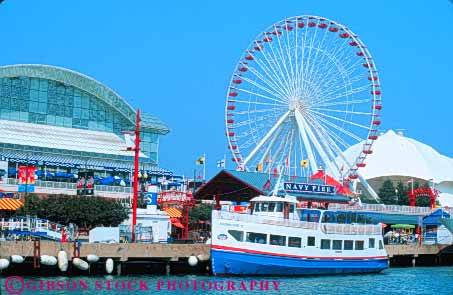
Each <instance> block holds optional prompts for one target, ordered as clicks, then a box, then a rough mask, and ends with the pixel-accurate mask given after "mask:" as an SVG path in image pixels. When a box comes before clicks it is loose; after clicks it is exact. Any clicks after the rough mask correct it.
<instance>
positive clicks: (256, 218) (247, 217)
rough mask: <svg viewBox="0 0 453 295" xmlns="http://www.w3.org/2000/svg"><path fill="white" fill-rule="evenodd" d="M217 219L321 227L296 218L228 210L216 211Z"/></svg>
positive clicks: (309, 227) (298, 226)
mask: <svg viewBox="0 0 453 295" xmlns="http://www.w3.org/2000/svg"><path fill="white" fill-rule="evenodd" d="M214 214H217V215H216V218H217V219H222V220H234V221H241V222H249V223H259V224H269V225H279V226H287V227H295V228H305V229H313V230H316V229H318V227H319V223H317V222H303V221H299V220H296V219H282V218H279V217H272V216H260V215H251V214H241V213H233V212H228V211H214Z"/></svg>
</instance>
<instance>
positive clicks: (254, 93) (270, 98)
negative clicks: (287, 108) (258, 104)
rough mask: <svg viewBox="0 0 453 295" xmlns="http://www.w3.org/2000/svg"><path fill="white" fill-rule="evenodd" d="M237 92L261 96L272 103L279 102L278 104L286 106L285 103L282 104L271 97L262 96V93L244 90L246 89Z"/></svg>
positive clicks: (239, 89)
mask: <svg viewBox="0 0 453 295" xmlns="http://www.w3.org/2000/svg"><path fill="white" fill-rule="evenodd" d="M237 91H240V92H245V93H248V94H251V95H254V96H259V97H262V98H265V99H267V100H271V101H274V102H277V103H281V105H284V102H282V101H281V100H279V99H276V98H272V97H269V96H267V95H264V94H261V93H256V92H253V91H250V90H247V89H244V88H238V89H237Z"/></svg>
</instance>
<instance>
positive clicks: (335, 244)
mask: <svg viewBox="0 0 453 295" xmlns="http://www.w3.org/2000/svg"><path fill="white" fill-rule="evenodd" d="M342 242H343V241H342V240H333V241H332V249H333V250H341V244H342Z"/></svg>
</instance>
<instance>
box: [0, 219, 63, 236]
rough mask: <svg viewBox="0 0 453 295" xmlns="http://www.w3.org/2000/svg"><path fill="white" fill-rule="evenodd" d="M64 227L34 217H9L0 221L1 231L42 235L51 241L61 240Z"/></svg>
mask: <svg viewBox="0 0 453 295" xmlns="http://www.w3.org/2000/svg"><path fill="white" fill-rule="evenodd" d="M64 227H65V226H63V225H61V224H58V223H54V222H51V221H49V220H46V219H40V218H35V217H11V218H2V219H0V230H1V231H15V232H18V233H19V232H22V233H28V234H30V233H44V234H45V235H46V236H47V237H49V238H52V239H57V240H59V239H61V238H62V233H63V228H64Z"/></svg>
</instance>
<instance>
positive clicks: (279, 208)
mask: <svg viewBox="0 0 453 295" xmlns="http://www.w3.org/2000/svg"><path fill="white" fill-rule="evenodd" d="M275 212H283V203H282V202H277V205H276V206H275Z"/></svg>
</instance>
